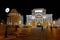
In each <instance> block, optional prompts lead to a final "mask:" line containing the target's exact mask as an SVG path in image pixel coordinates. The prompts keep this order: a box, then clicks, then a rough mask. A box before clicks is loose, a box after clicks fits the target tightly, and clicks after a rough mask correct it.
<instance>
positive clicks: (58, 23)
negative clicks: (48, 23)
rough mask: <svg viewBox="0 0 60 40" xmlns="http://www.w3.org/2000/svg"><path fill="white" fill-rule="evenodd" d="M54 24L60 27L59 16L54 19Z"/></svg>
mask: <svg viewBox="0 0 60 40" xmlns="http://www.w3.org/2000/svg"><path fill="white" fill-rule="evenodd" d="M55 26H57V27H60V18H59V19H58V20H55Z"/></svg>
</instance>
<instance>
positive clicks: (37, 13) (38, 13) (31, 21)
mask: <svg viewBox="0 0 60 40" xmlns="http://www.w3.org/2000/svg"><path fill="white" fill-rule="evenodd" d="M26 18H27V19H26V20H27V22H26V25H30V26H32V27H37V25H43V26H44V27H47V26H49V25H51V22H52V14H46V9H44V8H37V9H33V10H32V15H26Z"/></svg>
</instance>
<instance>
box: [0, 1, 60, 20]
mask: <svg viewBox="0 0 60 40" xmlns="http://www.w3.org/2000/svg"><path fill="white" fill-rule="evenodd" d="M59 4H60V3H59V1H56V2H55V0H54V1H51V0H50V1H49V0H47V1H46V0H40V1H39V0H34V1H33V0H30V1H28V0H0V19H4V20H5V21H6V17H7V13H5V8H6V7H9V8H10V10H11V9H13V8H15V9H17V11H18V12H20V13H21V15H24V18H26V17H25V15H27V14H31V10H32V9H34V8H45V9H47V14H51V13H52V14H53V20H55V19H58V18H59V17H60V15H59V9H60V8H59V7H60V6H59Z"/></svg>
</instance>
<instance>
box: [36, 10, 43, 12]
mask: <svg viewBox="0 0 60 40" xmlns="http://www.w3.org/2000/svg"><path fill="white" fill-rule="evenodd" d="M35 12H43V11H42V10H35Z"/></svg>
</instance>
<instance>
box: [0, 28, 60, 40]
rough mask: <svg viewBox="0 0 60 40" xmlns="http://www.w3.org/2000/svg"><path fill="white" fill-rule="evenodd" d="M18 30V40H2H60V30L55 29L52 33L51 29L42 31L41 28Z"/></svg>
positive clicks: (14, 39) (7, 39) (4, 39)
mask: <svg viewBox="0 0 60 40" xmlns="http://www.w3.org/2000/svg"><path fill="white" fill-rule="evenodd" d="M18 30H19V31H17V33H18V35H16V38H14V37H12V38H11V37H10V38H9V37H8V38H1V39H0V40H60V28H57V29H56V28H53V30H52V31H50V29H44V30H41V28H29V30H28V29H27V28H25V29H24V28H22V29H18Z"/></svg>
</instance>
